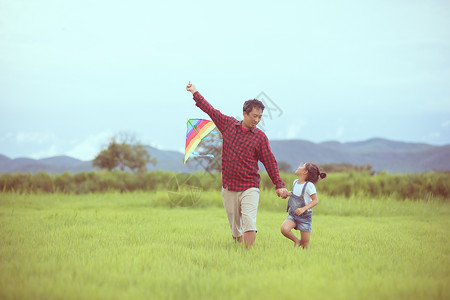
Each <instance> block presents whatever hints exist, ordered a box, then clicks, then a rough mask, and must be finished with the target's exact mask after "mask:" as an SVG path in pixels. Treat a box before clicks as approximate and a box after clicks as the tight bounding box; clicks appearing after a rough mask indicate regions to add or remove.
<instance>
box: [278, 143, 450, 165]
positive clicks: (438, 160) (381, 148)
mask: <svg viewBox="0 0 450 300" xmlns="http://www.w3.org/2000/svg"><path fill="white" fill-rule="evenodd" d="M270 145H271V148H272V152H273V153H274V155H275V157H276V158H277V160H278V161H285V162H287V163H288V164H290V165H291V166H292V167H297V166H298V164H299V163H300V161H301V162H315V163H317V164H319V165H320V164H325V163H343V162H346V163H350V164H353V165H366V164H368V163H369V164H371V165H372V166H373V168H374V169H375V170H377V171H389V172H392V173H398V172H423V171H433V170H450V145H445V146H432V145H427V144H422V143H405V142H396V141H390V140H385V139H380V138H374V139H370V140H367V141H364V142H352V143H339V142H324V143H319V144H315V143H311V142H308V141H303V140H282V141H271V142H270Z"/></svg>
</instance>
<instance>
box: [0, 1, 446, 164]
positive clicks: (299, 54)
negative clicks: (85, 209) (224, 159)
mask: <svg viewBox="0 0 450 300" xmlns="http://www.w3.org/2000/svg"><path fill="white" fill-rule="evenodd" d="M189 81H190V82H191V83H193V84H194V85H195V86H196V88H197V90H198V91H199V92H200V93H201V94H202V95H203V96H204V97H205V98H206V99H207V100H208V101H209V102H210V103H211V104H212V105H213V106H214V107H215V108H217V109H219V110H220V111H221V112H222V113H224V114H226V115H230V116H233V117H236V118H240V119H242V105H243V103H244V101H245V100H248V99H253V98H255V97H259V98H260V100H262V101H263V102H264V104H265V105H266V109H265V111H264V115H263V122H262V123H261V124H260V125H261V126H260V128H262V129H263V130H264V132H265V133H266V135H267V136H268V138H269V140H284V139H302V140H308V141H311V142H315V143H320V142H326V141H339V142H355V141H364V140H368V139H371V138H385V139H390V140H396V141H403V142H414V143H427V144H432V145H447V144H450V2H449V1H446V0H427V1H418V0H374V1H371V0H367V1H361V0H359V1H350V0H342V1H334V0H317V1H302V0H301V1H263V0H259V1H221V2H218V1H217V2H216V1H171V0H168V1H151V0H150V1H149V0H126V1H125V0H122V1H113V0H108V1H106V0H96V1H87V0H65V1H60V0H40V1H33V0H0V154H3V155H6V156H8V157H10V158H18V157H30V158H36V159H40V158H46V157H51V156H57V155H69V156H72V157H75V158H78V159H82V160H91V159H94V158H95V156H96V155H97V154H98V153H99V152H100V151H101V150H102V149H104V148H106V146H107V144H108V141H109V139H110V138H111V137H112V136H114V135H116V134H118V133H127V134H130V135H133V136H135V138H136V140H138V141H140V142H141V143H142V144H145V145H151V146H153V147H157V148H159V149H162V150H175V151H180V152H184V146H185V136H186V120H187V119H188V118H206V119H209V117H208V116H207V115H206V114H205V113H203V112H202V111H201V110H200V109H199V108H198V107H196V106H195V104H194V101H193V99H192V95H191V94H190V93H189V92H187V91H186V85H187V83H188V82H189ZM293 151H299V149H297V150H294V149H293Z"/></svg>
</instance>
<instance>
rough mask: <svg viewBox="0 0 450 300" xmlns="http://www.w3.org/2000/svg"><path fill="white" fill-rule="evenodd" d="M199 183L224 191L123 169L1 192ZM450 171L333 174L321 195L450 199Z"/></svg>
mask: <svg viewBox="0 0 450 300" xmlns="http://www.w3.org/2000/svg"><path fill="white" fill-rule="evenodd" d="M280 175H281V178H282V179H283V181H284V182H285V183H286V187H287V188H288V189H291V188H292V183H293V181H294V180H295V178H296V176H295V174H292V173H284V172H281V173H280ZM192 177H194V178H196V179H197V180H195V182H196V184H197V185H198V186H196V188H198V189H201V190H204V191H210V190H216V191H220V189H221V185H222V177H221V174H220V173H209V172H196V173H192V174H191V173H188V174H183V173H176V172H166V171H151V172H137V173H132V172H123V171H120V170H112V171H106V170H99V171H91V172H80V173H69V172H66V173H63V174H49V173H47V172H39V173H35V174H31V173H14V174H11V173H3V174H0V190H1V191H2V192H3V193H9V192H17V193H69V194H86V193H104V192H114V191H117V192H133V191H147V192H153V191H165V190H169V189H173V187H170V183H171V182H174V179H175V178H176V181H177V182H183V181H184V179H183V178H185V179H187V178H192ZM448 182H450V172H427V173H419V174H415V173H414V174H410V173H405V174H388V173H378V174H376V175H373V174H371V173H370V172H368V171H358V172H349V173H329V174H328V176H327V178H326V179H324V180H320V181H319V182H318V183H317V190H318V191H320V194H321V195H330V196H344V197H349V196H354V195H356V196H358V195H361V196H364V197H367V196H368V197H374V198H377V197H394V198H398V199H423V200H426V199H430V198H439V199H443V200H444V201H448V200H450V185H449V184H448ZM260 188H261V189H262V190H274V185H273V183H272V181H271V179H270V178H269V176H268V175H267V173H266V172H261V184H260Z"/></svg>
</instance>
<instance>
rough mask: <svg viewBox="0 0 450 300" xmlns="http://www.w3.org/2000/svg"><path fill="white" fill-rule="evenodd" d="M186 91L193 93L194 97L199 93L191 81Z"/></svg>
mask: <svg viewBox="0 0 450 300" xmlns="http://www.w3.org/2000/svg"><path fill="white" fill-rule="evenodd" d="M186 90H187V91H189V92H191V93H192V95H193V94H194V93H195V92H196V91H197V89H196V88H195V85H193V84H192V83H191V82H190V81H189V83H188V85H187V86H186Z"/></svg>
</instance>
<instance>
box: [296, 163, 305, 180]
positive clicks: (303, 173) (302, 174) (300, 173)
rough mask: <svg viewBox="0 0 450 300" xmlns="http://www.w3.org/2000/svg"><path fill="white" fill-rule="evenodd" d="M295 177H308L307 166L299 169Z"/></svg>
mask: <svg viewBox="0 0 450 300" xmlns="http://www.w3.org/2000/svg"><path fill="white" fill-rule="evenodd" d="M295 175H297V176H298V177H303V176H304V177H306V175H308V170H306V164H304V165H302V166H300V167H298V169H297V171H295Z"/></svg>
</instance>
